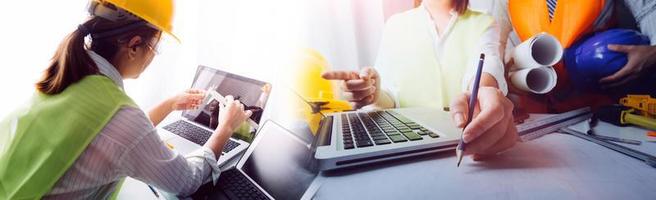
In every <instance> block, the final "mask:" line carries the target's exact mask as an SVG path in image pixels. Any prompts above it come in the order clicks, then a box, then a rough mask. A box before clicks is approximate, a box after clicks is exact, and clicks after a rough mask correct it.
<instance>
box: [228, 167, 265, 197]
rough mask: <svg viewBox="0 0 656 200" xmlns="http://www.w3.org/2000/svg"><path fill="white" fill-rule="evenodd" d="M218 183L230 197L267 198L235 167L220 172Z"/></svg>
mask: <svg viewBox="0 0 656 200" xmlns="http://www.w3.org/2000/svg"><path fill="white" fill-rule="evenodd" d="M218 185H219V186H220V187H221V189H223V192H225V194H226V196H228V198H230V199H256V200H257V199H262V200H265V199H269V198H268V197H267V196H266V195H265V194H264V193H262V191H260V190H259V189H258V188H257V187H256V186H255V185H254V184H253V183H252V182H250V181H249V180H248V178H246V176H244V175H243V174H242V173H240V172H239V171H238V170H236V169H231V170H228V171H225V172H222V173H221V178H219V183H218Z"/></svg>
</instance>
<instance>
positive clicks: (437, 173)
mask: <svg viewBox="0 0 656 200" xmlns="http://www.w3.org/2000/svg"><path fill="white" fill-rule="evenodd" d="M582 126H583V125H575V126H574V127H579V128H580V127H582ZM597 130H600V131H601V130H604V132H607V133H605V135H618V134H619V135H622V136H629V137H630V138H634V139H640V138H643V137H644V135H645V131H644V130H642V129H638V128H618V127H614V126H611V125H608V124H600V128H599V129H597ZM638 149H641V150H646V151H650V152H652V154H653V153H654V152H656V143H652V142H643V144H642V145H641V146H639V147H638ZM463 162H464V165H462V166H460V168H456V159H455V153H442V154H438V155H431V156H424V157H417V158H409V159H404V160H398V161H392V162H387V163H381V164H376V165H372V166H366V167H359V168H357V169H348V170H344V171H340V172H330V173H325V172H324V173H322V174H321V175H320V177H319V178H317V180H316V182H317V183H318V184H319V185H320V188H319V190H318V191H317V193H316V194H315V196H314V198H316V199H441V198H447V199H655V198H656V169H654V168H651V167H649V166H648V165H646V164H645V163H643V162H640V161H638V160H636V159H634V158H631V157H628V156H625V155H623V154H620V153H617V152H615V151H612V150H610V149H607V148H604V147H601V146H599V145H597V144H594V143H591V142H588V141H585V140H582V139H579V138H576V137H574V136H571V135H565V134H560V133H553V134H549V135H546V136H543V137H541V138H538V139H536V140H533V141H529V142H526V143H519V144H518V145H517V146H516V147H514V148H513V149H511V150H509V151H507V152H505V153H503V154H501V155H499V156H497V157H495V158H493V159H490V160H487V161H484V162H474V161H472V160H471V159H465V160H463Z"/></svg>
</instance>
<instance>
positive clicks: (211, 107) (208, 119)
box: [182, 65, 271, 129]
mask: <svg viewBox="0 0 656 200" xmlns="http://www.w3.org/2000/svg"><path fill="white" fill-rule="evenodd" d="M191 88H193V89H202V90H207V91H209V90H215V91H217V92H219V93H220V94H221V95H223V96H228V95H232V96H233V97H235V99H238V100H239V101H240V102H241V103H243V104H244V108H245V109H247V110H251V111H253V115H252V116H251V118H250V119H251V120H253V121H254V122H255V124H259V123H260V119H261V118H262V113H263V112H264V106H265V104H266V101H267V99H268V97H269V94H270V92H271V85H270V84H268V83H265V82H262V81H258V80H255V79H251V78H247V77H243V76H239V75H236V74H231V73H228V72H224V71H221V70H218V69H214V68H210V67H206V66H202V65H201V66H198V69H197V70H196V76H195V77H194V82H193V84H192V85H191ZM219 107H220V106H219V102H217V101H216V100H210V99H209V95H208V98H207V99H206V101H204V102H203V105H201V106H199V107H198V109H197V110H188V111H184V112H182V116H183V117H185V118H187V119H188V120H191V121H194V122H196V123H198V124H201V125H203V126H205V127H208V128H210V129H215V128H216V127H217V125H218V115H219ZM254 128H257V127H254Z"/></svg>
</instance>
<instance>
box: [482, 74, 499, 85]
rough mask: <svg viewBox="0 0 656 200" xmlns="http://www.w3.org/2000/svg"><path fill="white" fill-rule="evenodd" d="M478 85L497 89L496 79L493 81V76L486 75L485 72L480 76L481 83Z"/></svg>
mask: <svg viewBox="0 0 656 200" xmlns="http://www.w3.org/2000/svg"><path fill="white" fill-rule="evenodd" d="M480 84H481V85H480V86H482V87H494V88H497V89H499V84H497V79H495V78H494V76H492V75H491V74H489V73H486V72H484V73H483V74H481V83H480Z"/></svg>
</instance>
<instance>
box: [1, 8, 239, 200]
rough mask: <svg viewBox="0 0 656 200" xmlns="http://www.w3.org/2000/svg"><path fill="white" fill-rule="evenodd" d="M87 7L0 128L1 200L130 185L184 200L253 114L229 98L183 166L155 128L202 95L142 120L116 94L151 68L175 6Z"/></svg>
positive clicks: (166, 105) (192, 94)
mask: <svg viewBox="0 0 656 200" xmlns="http://www.w3.org/2000/svg"><path fill="white" fill-rule="evenodd" d="M90 5H91V6H90V8H89V13H90V14H91V17H90V18H89V19H88V20H87V21H86V22H84V23H83V24H81V25H79V27H78V28H77V30H75V31H74V32H73V33H71V34H70V35H69V36H68V37H67V38H66V39H65V40H64V41H63V42H62V44H61V46H60V47H59V49H57V51H56V53H55V55H54V57H53V59H52V62H51V63H50V65H49V66H48V68H47V69H46V70H45V73H44V75H43V77H42V78H41V79H40V80H39V81H38V82H37V84H36V89H37V91H36V94H35V95H34V96H33V98H32V99H31V100H30V101H29V102H27V103H26V105H25V106H23V107H22V108H19V109H17V110H16V111H14V112H13V113H12V114H10V115H9V116H8V117H7V118H6V119H3V120H2V121H0V199H40V198H45V199H50V198H60V199H106V198H110V197H112V195H113V194H116V191H117V190H118V187H119V185H120V183H121V182H122V180H123V179H124V178H125V177H127V176H130V177H133V178H135V179H138V180H141V181H143V182H146V183H148V184H151V185H154V186H156V187H158V188H160V189H162V190H165V191H168V192H171V193H176V194H181V195H186V194H190V193H192V192H194V191H195V190H196V189H197V188H198V187H199V186H200V185H201V184H202V183H203V181H204V180H206V179H208V178H213V179H214V180H216V178H217V177H218V173H219V172H220V171H219V168H218V166H217V160H218V156H220V155H221V150H222V149H223V145H224V144H225V143H226V140H227V139H228V138H229V137H230V136H231V134H232V132H233V130H234V129H235V128H237V126H239V125H240V124H241V123H242V122H243V121H244V120H245V119H246V118H248V117H249V116H250V115H251V112H250V111H244V107H243V105H242V104H240V103H239V102H238V101H236V100H232V98H231V97H227V99H228V102H227V103H226V105H222V106H224V107H222V108H221V109H220V113H219V115H220V117H219V120H220V121H219V124H218V128H217V129H216V131H215V132H214V134H213V135H212V136H211V137H210V139H209V140H208V141H207V143H206V144H205V145H204V146H203V147H202V148H200V149H199V150H197V151H195V152H193V153H191V154H190V155H186V156H182V155H179V154H177V153H174V152H173V151H171V150H170V149H168V148H167V146H166V145H165V144H164V143H163V142H162V141H161V140H160V138H159V136H158V135H157V132H156V129H155V126H156V125H157V124H158V123H159V122H160V121H161V120H162V119H163V118H164V117H165V116H166V115H168V114H169V113H170V112H171V111H172V110H183V109H191V108H195V107H197V106H198V105H199V104H200V103H201V101H202V99H204V97H205V94H204V92H203V91H199V90H189V91H186V92H185V93H182V94H180V95H177V96H175V97H172V98H169V99H167V100H165V101H164V102H163V103H161V104H159V105H158V106H156V108H154V109H153V110H152V111H150V112H148V114H146V113H145V112H144V111H142V110H140V109H139V107H137V105H136V104H135V103H134V102H133V101H132V99H131V98H130V97H128V96H127V95H126V94H125V92H124V90H123V79H128V78H137V77H139V75H140V74H141V73H142V72H143V71H144V69H145V68H146V67H147V66H148V65H149V64H150V62H151V60H152V59H153V57H154V56H155V54H156V50H155V49H156V47H157V44H158V42H159V38H160V35H161V33H162V32H164V33H168V34H171V30H172V26H171V23H172V18H173V0H93V1H92V2H91V4H90ZM171 35H172V34H171ZM174 37H175V36H174ZM86 38H88V39H89V42H85V39H86ZM176 39H177V38H176Z"/></svg>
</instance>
